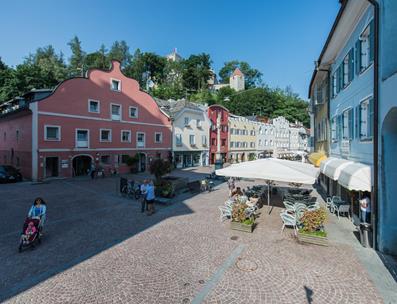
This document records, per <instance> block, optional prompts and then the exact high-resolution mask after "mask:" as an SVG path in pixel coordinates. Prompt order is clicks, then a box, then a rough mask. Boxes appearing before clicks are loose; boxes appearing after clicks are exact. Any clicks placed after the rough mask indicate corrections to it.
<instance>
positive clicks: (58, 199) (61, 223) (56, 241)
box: [0, 177, 197, 302]
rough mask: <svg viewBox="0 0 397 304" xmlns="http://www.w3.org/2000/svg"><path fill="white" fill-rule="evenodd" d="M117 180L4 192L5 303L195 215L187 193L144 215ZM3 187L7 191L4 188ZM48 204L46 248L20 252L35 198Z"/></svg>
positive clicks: (1, 277)
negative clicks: (120, 191) (170, 222)
mask: <svg viewBox="0 0 397 304" xmlns="http://www.w3.org/2000/svg"><path fill="white" fill-rule="evenodd" d="M117 179H118V177H117V178H105V179H102V180H93V181H92V180H89V179H87V180H67V181H53V182H51V183H49V184H42V185H35V186H32V185H25V186H12V185H10V186H7V187H5V188H3V189H4V190H6V191H4V192H3V195H2V196H3V197H2V198H4V202H5V207H6V208H5V209H6V210H5V211H4V212H2V213H1V214H0V221H1V222H2V223H4V224H3V225H4V226H3V227H4V229H3V230H2V233H1V234H0V242H1V244H2V246H1V248H0V260H1V261H2V262H1V263H0V281H1V285H0V302H2V301H5V300H7V299H9V298H11V297H14V296H16V295H18V294H19V293H21V292H23V291H25V290H27V289H29V288H31V287H33V286H35V285H37V284H40V283H42V282H44V281H46V280H47V279H49V278H51V277H52V276H55V275H57V274H59V273H61V272H63V271H65V270H67V269H69V268H71V267H73V266H75V265H77V264H79V263H81V262H83V261H85V260H88V259H90V258H91V257H93V256H95V255H98V254H100V253H101V252H103V251H105V250H107V249H109V248H111V247H114V246H117V245H118V244H121V243H123V242H124V241H126V240H128V239H129V238H131V237H133V236H136V235H138V234H139V233H141V232H143V231H145V230H147V229H149V228H150V227H153V226H155V225H157V224H159V223H161V222H162V221H164V220H166V219H167V218H170V217H176V216H181V215H187V214H191V213H192V210H191V209H190V208H189V207H187V206H186V205H185V204H184V203H183V200H186V199H189V198H191V197H193V196H194V195H197V194H192V193H183V194H181V195H179V196H178V197H176V198H175V199H174V200H173V202H172V204H171V205H169V206H158V205H156V209H157V212H156V213H155V214H154V215H152V216H147V215H145V214H143V213H141V212H140V208H141V204H140V202H139V201H135V200H131V199H128V198H122V197H120V196H119V195H118V194H116V186H115V183H116V181H117ZM3 189H2V190H3ZM36 196H42V197H43V198H44V199H45V200H46V201H47V204H48V213H47V224H46V226H45V230H44V232H45V234H44V237H43V240H42V244H41V245H40V246H37V247H36V248H35V249H34V250H29V249H28V250H26V251H24V252H22V253H18V251H17V247H18V241H19V233H20V229H21V225H22V224H23V220H24V217H25V215H26V214H27V211H28V208H29V206H30V204H31V202H32V201H33V199H34V197H36Z"/></svg>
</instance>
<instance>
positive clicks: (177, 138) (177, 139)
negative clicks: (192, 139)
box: [175, 134, 182, 146]
mask: <svg viewBox="0 0 397 304" xmlns="http://www.w3.org/2000/svg"><path fill="white" fill-rule="evenodd" d="M175 145H176V146H182V134H175Z"/></svg>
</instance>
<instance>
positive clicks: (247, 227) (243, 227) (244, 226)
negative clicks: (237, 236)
mask: <svg viewBox="0 0 397 304" xmlns="http://www.w3.org/2000/svg"><path fill="white" fill-rule="evenodd" d="M254 225H255V223H253V224H251V225H247V224H243V223H239V222H230V228H231V229H232V230H238V231H243V232H249V233H252V231H253V230H254Z"/></svg>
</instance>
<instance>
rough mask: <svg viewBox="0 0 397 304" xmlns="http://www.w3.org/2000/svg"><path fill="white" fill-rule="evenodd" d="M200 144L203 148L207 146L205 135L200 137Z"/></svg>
mask: <svg viewBox="0 0 397 304" xmlns="http://www.w3.org/2000/svg"><path fill="white" fill-rule="evenodd" d="M201 143H202V145H203V146H204V147H206V146H207V136H206V135H202V136H201Z"/></svg>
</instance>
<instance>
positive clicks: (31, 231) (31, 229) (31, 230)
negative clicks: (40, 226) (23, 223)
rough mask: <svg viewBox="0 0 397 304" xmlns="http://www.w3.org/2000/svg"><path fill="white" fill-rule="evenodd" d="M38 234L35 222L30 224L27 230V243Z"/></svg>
mask: <svg viewBox="0 0 397 304" xmlns="http://www.w3.org/2000/svg"><path fill="white" fill-rule="evenodd" d="M36 232H37V228H36V227H35V226H34V223H33V222H29V224H28V227H27V228H26V230H25V241H29V239H30V238H31V237H32V235H34V234H35V233H36Z"/></svg>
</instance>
